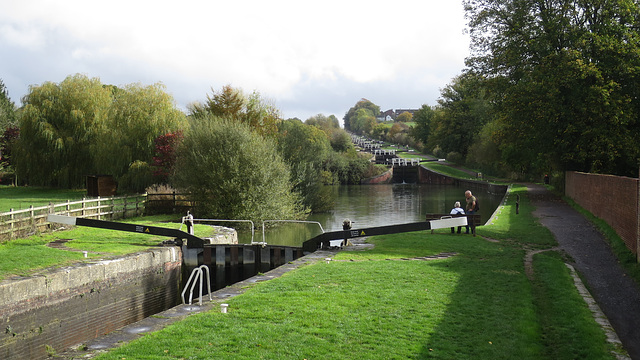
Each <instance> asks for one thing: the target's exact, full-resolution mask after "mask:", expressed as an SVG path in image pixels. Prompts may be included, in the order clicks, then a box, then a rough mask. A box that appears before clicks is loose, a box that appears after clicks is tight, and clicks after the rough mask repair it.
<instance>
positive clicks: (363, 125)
mask: <svg viewBox="0 0 640 360" xmlns="http://www.w3.org/2000/svg"><path fill="white" fill-rule="evenodd" d="M359 110H365V111H360V112H359V113H358V111H359ZM378 114H380V107H379V106H378V105H376V104H374V103H372V102H371V101H369V100H367V99H364V98H363V99H360V100H359V101H358V102H357V103H356V104H355V105H354V106H353V107H351V108H350V109H349V110H348V111H347V113H346V114H345V115H344V118H343V120H344V128H345V130H348V131H352V132H355V133H358V134H362V135H364V134H366V133H367V132H366V131H367V130H369V131H370V130H371V129H372V128H373V125H374V124H375V118H376V116H378ZM371 118H373V124H372V123H371Z"/></svg>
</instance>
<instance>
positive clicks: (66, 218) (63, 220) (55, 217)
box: [47, 214, 76, 225]
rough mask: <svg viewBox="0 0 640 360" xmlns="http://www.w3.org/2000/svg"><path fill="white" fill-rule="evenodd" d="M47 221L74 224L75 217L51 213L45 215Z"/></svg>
mask: <svg viewBox="0 0 640 360" xmlns="http://www.w3.org/2000/svg"><path fill="white" fill-rule="evenodd" d="M47 221H48V222H52V223H60V224H66V225H75V224H76V217H74V216H64V215H53V214H52V215H48V216H47Z"/></svg>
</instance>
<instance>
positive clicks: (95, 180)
mask: <svg viewBox="0 0 640 360" xmlns="http://www.w3.org/2000/svg"><path fill="white" fill-rule="evenodd" d="M116 190H117V184H116V181H115V180H113V176H111V175H87V196H113V195H115V194H116Z"/></svg>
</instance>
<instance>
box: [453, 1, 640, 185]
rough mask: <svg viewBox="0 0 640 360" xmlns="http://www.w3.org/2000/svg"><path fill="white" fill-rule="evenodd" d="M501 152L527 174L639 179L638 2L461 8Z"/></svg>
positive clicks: (490, 4) (472, 60)
mask: <svg viewBox="0 0 640 360" xmlns="http://www.w3.org/2000/svg"><path fill="white" fill-rule="evenodd" d="M465 8H466V10H467V16H468V18H469V19H470V22H469V27H470V33H471V37H472V43H473V48H474V56H473V57H471V58H470V59H469V62H468V64H469V66H470V67H471V68H472V70H473V71H475V72H478V73H480V74H483V75H484V76H485V77H486V78H487V79H489V81H490V82H489V83H490V84H491V87H490V88H491V90H492V92H493V95H494V96H493V99H495V101H496V106H497V107H496V109H497V119H498V121H500V122H501V124H500V126H497V127H496V128H499V129H501V132H500V133H499V134H496V137H497V138H498V142H499V143H500V144H501V145H500V149H501V151H502V153H503V155H504V156H505V160H507V161H508V162H509V163H513V164H516V165H518V166H520V167H521V168H522V169H523V170H524V171H526V172H536V171H537V172H542V171H547V169H556V170H568V169H571V170H582V171H595V172H612V173H618V174H622V175H635V174H636V173H637V170H636V169H637V158H638V156H639V155H640V150H639V149H638V147H637V146H635V145H634V141H635V140H634V139H636V138H637V137H638V135H640V134H639V132H640V124H639V123H638V121H637V118H638V115H639V113H638V111H639V107H640V100H639V97H638V88H639V85H640V84H639V74H640V71H638V70H640V56H639V55H640V47H639V45H640V35H639V33H638V31H637V25H638V23H639V21H638V20H639V19H640V4H638V2H636V1H628V0H598V1H569V0H551V1H548V0H532V1H525V0H508V1H502V0H501V1H498V0H480V1H475V0H474V1H465Z"/></svg>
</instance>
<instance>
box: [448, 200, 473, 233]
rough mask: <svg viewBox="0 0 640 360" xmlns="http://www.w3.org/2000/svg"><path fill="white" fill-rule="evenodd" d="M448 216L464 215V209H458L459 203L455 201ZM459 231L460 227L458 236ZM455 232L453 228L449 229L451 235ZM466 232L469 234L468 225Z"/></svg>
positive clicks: (459, 227) (459, 228)
mask: <svg viewBox="0 0 640 360" xmlns="http://www.w3.org/2000/svg"><path fill="white" fill-rule="evenodd" d="M449 214H450V215H464V209H463V208H461V207H460V201H456V203H455V204H453V209H451V212H450V213H449ZM460 230H462V226H458V234H460ZM454 232H455V231H454V229H453V227H452V228H451V233H452V234H453V233H454ZM467 232H469V225H467Z"/></svg>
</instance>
